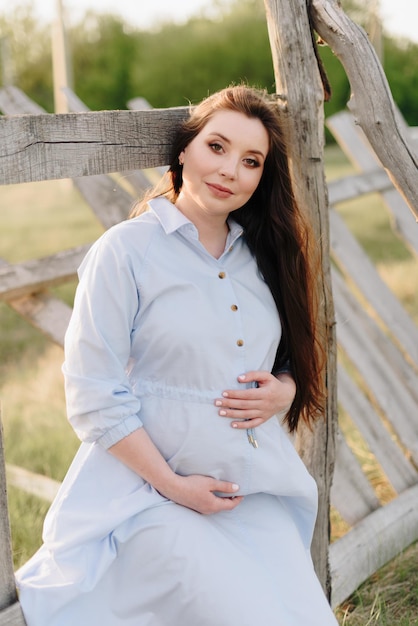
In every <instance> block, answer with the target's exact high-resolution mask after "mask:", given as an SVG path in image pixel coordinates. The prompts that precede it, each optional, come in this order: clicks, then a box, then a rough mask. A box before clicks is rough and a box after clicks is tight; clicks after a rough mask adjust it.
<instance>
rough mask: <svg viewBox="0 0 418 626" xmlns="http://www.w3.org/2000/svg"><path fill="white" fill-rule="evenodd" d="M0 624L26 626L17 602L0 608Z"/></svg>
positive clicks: (0, 625)
mask: <svg viewBox="0 0 418 626" xmlns="http://www.w3.org/2000/svg"><path fill="white" fill-rule="evenodd" d="M0 626H27V625H26V621H25V618H24V616H23V613H22V609H21V608H20V604H19V603H18V602H14V603H13V604H11V605H10V606H8V607H7V608H4V609H3V610H0ZM45 626H46V625H45Z"/></svg>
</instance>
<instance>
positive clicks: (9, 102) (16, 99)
mask: <svg viewBox="0 0 418 626" xmlns="http://www.w3.org/2000/svg"><path fill="white" fill-rule="evenodd" d="M63 91H64V92H65V95H66V97H67V98H68V99H69V103H70V104H71V105H72V106H73V107H75V111H74V112H79V111H88V108H87V107H86V106H85V105H83V103H82V102H81V100H80V99H79V98H77V96H76V95H75V94H74V93H73V91H71V89H69V88H66V89H64V90H63ZM0 109H2V110H3V111H4V113H6V114H8V115H15V114H27V113H37V114H41V113H45V111H44V110H43V109H42V108H41V107H39V106H38V105H37V104H36V103H35V102H33V101H32V100H31V99H30V98H28V97H27V96H26V95H25V94H24V93H23V92H22V91H20V90H19V89H18V88H17V87H13V88H7V89H3V90H0ZM129 180H130V183H131V184H132V185H133V186H134V188H135V189H136V191H137V193H140V194H141V195H142V194H143V193H144V191H145V190H146V189H148V188H149V187H150V186H151V183H150V181H149V180H148V178H147V176H146V175H145V174H144V173H143V172H141V171H137V172H131V173H129ZM74 184H75V186H76V187H77V189H78V190H79V191H80V193H81V195H82V196H83V197H84V199H85V200H86V202H87V203H88V204H89V205H90V208H91V209H92V210H93V213H94V214H95V215H96V217H97V218H98V219H99V221H100V222H101V223H102V224H103V226H104V227H105V228H109V227H110V226H112V225H113V224H116V223H118V222H120V221H122V220H123V219H126V217H127V215H128V213H129V210H130V208H131V206H132V204H133V202H134V198H133V197H132V196H131V195H130V194H129V193H128V192H127V191H126V190H125V189H124V188H123V187H121V186H120V185H119V184H118V183H117V182H116V181H115V180H114V179H113V178H111V177H110V176H106V175H98V176H88V177H84V178H77V179H74Z"/></svg>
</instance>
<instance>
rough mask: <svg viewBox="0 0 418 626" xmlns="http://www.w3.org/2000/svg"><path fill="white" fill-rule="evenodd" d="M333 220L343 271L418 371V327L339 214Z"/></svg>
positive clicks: (333, 239) (333, 240) (333, 241)
mask: <svg viewBox="0 0 418 626" xmlns="http://www.w3.org/2000/svg"><path fill="white" fill-rule="evenodd" d="M329 217H330V228H331V249H332V254H333V256H334V257H335V258H336V259H337V262H338V264H339V265H340V266H341V267H342V268H343V271H345V272H346V273H347V274H349V276H350V278H351V280H352V281H353V282H354V283H355V284H356V285H357V287H358V288H359V289H360V291H361V292H362V294H363V295H364V297H365V298H366V300H367V301H368V302H370V304H371V305H372V307H373V308H374V309H375V311H376V312H377V313H378V315H379V316H380V317H381V319H382V320H383V322H384V323H385V324H386V326H387V327H388V328H389V329H390V332H391V333H392V335H393V336H394V337H395V338H396V340H397V342H398V343H399V345H400V346H401V347H402V348H403V350H405V352H406V353H407V354H409V356H410V357H411V359H412V360H413V361H414V363H415V364H416V365H417V367H418V328H417V326H416V325H415V324H414V322H413V321H412V319H411V318H410V316H409V315H408V313H407V312H406V311H405V309H404V308H403V307H402V305H401V303H400V302H399V300H398V299H397V298H396V296H395V295H394V294H393V292H392V291H391V290H390V289H389V287H388V286H387V285H386V283H385V282H384V281H383V280H382V279H381V278H380V276H379V274H378V272H377V270H376V268H375V267H374V265H373V264H372V263H371V261H370V259H369V257H368V256H367V255H366V253H365V252H364V250H363V249H362V247H361V246H360V245H359V244H358V242H357V240H356V239H355V237H354V236H353V235H352V234H351V232H350V231H349V229H348V228H347V227H346V225H345V224H344V221H343V220H342V218H341V217H340V216H339V215H338V213H336V212H335V211H334V210H332V209H330V216H329ZM417 228H418V227H417Z"/></svg>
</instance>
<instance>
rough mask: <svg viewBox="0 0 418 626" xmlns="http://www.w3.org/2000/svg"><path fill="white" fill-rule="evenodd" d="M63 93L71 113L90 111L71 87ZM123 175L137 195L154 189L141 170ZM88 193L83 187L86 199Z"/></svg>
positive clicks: (147, 107) (123, 173) (145, 107)
mask: <svg viewBox="0 0 418 626" xmlns="http://www.w3.org/2000/svg"><path fill="white" fill-rule="evenodd" d="M62 91H63V93H64V94H65V97H66V98H67V103H68V111H69V112H71V113H83V112H87V111H90V109H89V108H88V106H87V105H86V104H84V102H83V101H82V100H81V99H80V98H79V97H78V96H77V95H76V94H75V93H74V91H73V90H72V89H70V88H69V87H64V88H63V89H62ZM140 100H143V101H144V102H146V100H144V99H143V98H141V99H140ZM128 106H129V103H128ZM129 108H132V109H138V110H142V109H150V108H151V106H150V105H148V106H143V107H129ZM121 175H122V176H124V177H125V178H127V179H128V180H129V183H130V184H131V185H132V187H133V188H134V190H135V191H136V193H138V194H140V195H141V196H142V194H143V193H144V191H145V190H146V189H148V188H150V187H152V182H151V181H150V179H149V177H148V176H147V175H146V173H145V172H142V171H141V170H137V171H134V172H121ZM84 180H85V179H82V178H81V179H79V181H80V182H82V181H84ZM76 184H77V183H76ZM86 191H87V190H86V187H83V189H82V190H81V192H82V194H83V195H84V197H86V194H85V192H86ZM91 193H92V192H90V194H89V195H91ZM87 201H88V202H89V200H87ZM95 213H96V214H97V211H96V210H95Z"/></svg>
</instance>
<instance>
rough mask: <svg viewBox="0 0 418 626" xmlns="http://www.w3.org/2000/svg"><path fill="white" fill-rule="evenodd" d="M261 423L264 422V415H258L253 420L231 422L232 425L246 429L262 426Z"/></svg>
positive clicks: (239, 428)
mask: <svg viewBox="0 0 418 626" xmlns="http://www.w3.org/2000/svg"><path fill="white" fill-rule="evenodd" d="M261 424H264V419H263V418H262V417H256V418H254V419H251V420H243V421H240V422H231V427H232V428H236V429H237V430H246V429H247V428H257V426H261Z"/></svg>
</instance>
